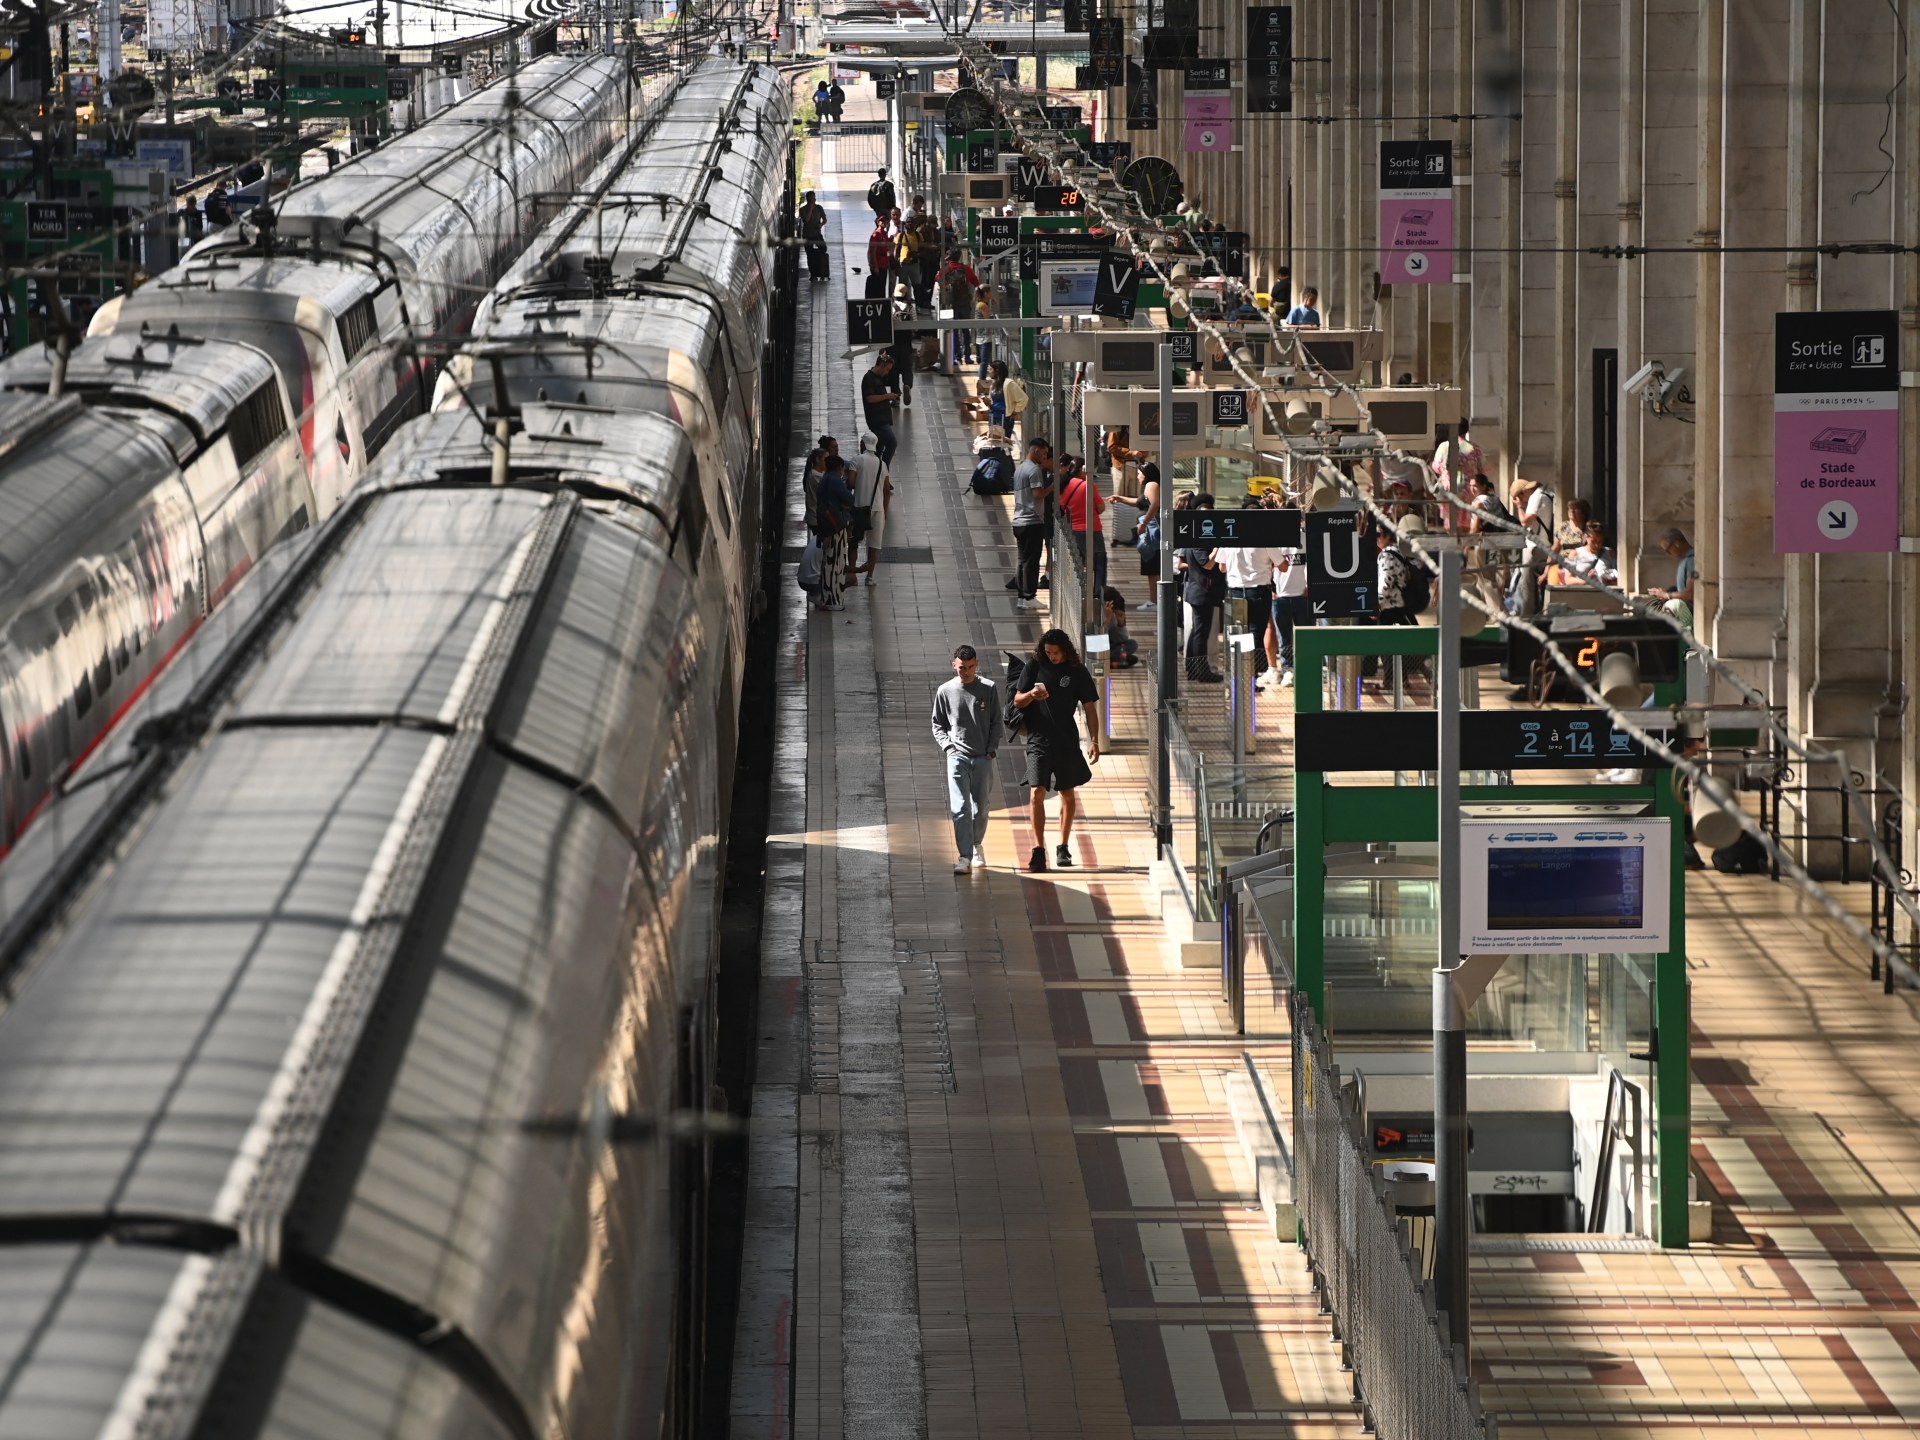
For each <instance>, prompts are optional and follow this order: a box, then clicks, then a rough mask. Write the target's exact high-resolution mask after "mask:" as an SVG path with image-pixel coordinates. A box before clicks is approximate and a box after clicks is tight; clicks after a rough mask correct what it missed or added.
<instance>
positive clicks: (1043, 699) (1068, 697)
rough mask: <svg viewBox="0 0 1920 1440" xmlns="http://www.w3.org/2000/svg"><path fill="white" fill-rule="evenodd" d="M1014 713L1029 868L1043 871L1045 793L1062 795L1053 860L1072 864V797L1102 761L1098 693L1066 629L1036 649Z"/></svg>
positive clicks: (1074, 801) (1075, 804)
mask: <svg viewBox="0 0 1920 1440" xmlns="http://www.w3.org/2000/svg"><path fill="white" fill-rule="evenodd" d="M1075 706H1080V707H1082V708H1084V709H1085V711H1086V716H1087V734H1088V737H1089V743H1088V747H1087V753H1086V754H1085V755H1082V754H1081V753H1080V727H1079V723H1078V720H1077V717H1076V712H1075V708H1074V707H1075ZM1013 708H1014V710H1015V711H1016V712H1018V718H1019V720H1020V721H1021V724H1022V727H1023V730H1024V734H1025V738H1026V742H1027V785H1028V786H1029V788H1030V790H1031V793H1030V794H1029V795H1028V797H1027V816H1028V819H1029V820H1030V821H1031V822H1032V825H1033V854H1032V856H1031V857H1030V858H1029V859H1028V861H1027V869H1029V870H1034V871H1040V870H1045V869H1046V868H1047V791H1049V790H1058V791H1059V792H1060V844H1059V846H1058V847H1057V848H1056V849H1055V850H1054V858H1055V860H1056V862H1057V863H1059V864H1060V865H1063V866H1066V865H1071V864H1073V850H1072V848H1071V847H1070V846H1069V844H1068V842H1069V840H1070V839H1071V837H1072V835H1073V819H1074V816H1075V815H1076V814H1078V813H1079V810H1080V800H1079V797H1078V796H1077V795H1075V794H1074V792H1075V791H1076V790H1078V789H1079V788H1080V787H1081V786H1082V785H1085V784H1086V783H1087V782H1088V781H1089V780H1091V779H1093V771H1092V769H1091V768H1089V765H1088V762H1089V761H1097V760H1098V759H1099V758H1100V690H1099V687H1098V686H1096V685H1095V684H1094V683H1093V675H1092V674H1091V672H1089V671H1088V669H1087V667H1086V666H1085V665H1082V664H1081V663H1080V652H1079V651H1078V650H1076V649H1074V648H1073V640H1072V638H1071V637H1070V636H1069V635H1068V634H1067V632H1066V631H1064V630H1049V631H1047V632H1046V633H1045V634H1043V635H1042V636H1041V637H1040V643H1039V644H1038V645H1036V646H1034V649H1033V658H1032V659H1031V660H1029V661H1027V668H1026V670H1025V671H1023V672H1022V673H1021V676H1020V683H1019V684H1018V685H1016V686H1015V687H1014V694H1013Z"/></svg>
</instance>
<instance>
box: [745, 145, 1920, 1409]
mask: <svg viewBox="0 0 1920 1440" xmlns="http://www.w3.org/2000/svg"><path fill="white" fill-rule="evenodd" d="M832 148H833V147H831V146H829V147H827V150H828V153H827V154H826V155H825V156H817V158H818V159H824V160H825V162H826V165H825V167H824V168H825V179H826V194H825V195H824V196H823V198H825V199H826V200H827V201H828V203H829V204H830V205H831V204H832V203H833V201H834V199H835V198H839V199H841V200H843V201H844V202H845V203H846V204H847V205H848V206H849V209H848V210H847V212H846V214H847V215H848V217H849V218H850V220H851V228H849V229H848V230H847V231H846V232H845V233H843V234H842V236H841V240H842V244H841V245H840V247H839V248H838V249H837V251H836V260H837V261H838V266H837V268H836V273H835V278H834V281H833V282H832V284H830V285H823V286H820V287H816V288H817V290H818V291H819V292H820V293H819V295H818V298H817V299H815V300H814V301H813V303H812V307H811V313H810V315H809V316H808V317H807V319H806V320H805V321H804V322H803V325H804V327H805V331H806V334H807V336H808V344H809V346H810V355H809V359H808V362H807V365H806V367H805V368H807V369H808V370H809V371H810V378H811V380H812V397H813V398H812V406H811V411H810V413H807V414H805V415H802V416H797V417H796V420H797V423H798V425H799V428H801V429H806V430H808V431H809V433H818V432H819V431H821V430H822V429H825V430H830V431H832V432H833V433H836V434H839V435H841V436H842V437H843V438H844V437H847V436H849V435H851V434H856V433H857V430H858V426H857V421H856V419H855V418H854V408H853V398H852V397H853V387H854V384H855V381H856V378H857V373H858V371H859V370H860V369H862V368H864V362H862V361H856V360H851V359H844V358H842V353H843V351H844V349H845V336H844V317H843V315H842V313H841V312H842V307H841V305H840V300H841V298H842V296H843V294H844V293H847V290H848V288H849V287H848V285H847V281H846V276H847V274H848V271H847V268H846V267H847V265H848V264H849V263H859V255H858V253H857V252H858V242H859V240H860V238H861V236H862V235H863V234H864V231H865V225H864V223H862V222H861V221H860V220H859V218H858V216H859V213H860V211H861V208H862V207H861V205H860V201H861V199H862V195H863V192H864V188H865V185H866V181H867V179H868V178H869V177H868V176H867V175H866V174H865V173H858V174H847V175H837V174H836V173H835V172H834V171H833V159H834V157H833V155H832V153H831V151H832ZM836 187H837V190H836ZM851 288H852V290H853V292H854V293H858V282H857V280H856V281H855V283H854V285H853V286H852V287H851ZM957 398H958V390H957V387H956V386H955V385H954V383H953V382H950V381H946V380H942V379H940V378H938V377H933V376H922V377H921V379H920V388H919V391H918V393H917V399H918V401H919V403H918V404H916V405H915V406H914V407H913V409H912V411H911V412H910V414H909V415H908V416H907V417H906V418H905V420H904V423H903V425H902V427H901V428H902V450H901V455H900V458H899V459H898V461H897V462H896V478H897V482H898V483H899V486H900V493H899V494H898V495H897V496H896V499H895V506H894V510H893V513H892V517H891V522H890V529H889V533H888V537H887V538H888V543H889V545H891V546H900V547H925V550H926V552H927V553H929V554H930V556H931V560H930V563H929V562H920V563H908V564H901V565H897V566H892V567H887V568H884V569H883V571H882V574H881V577H880V584H879V586H878V587H877V588H875V589H873V590H861V591H857V592H850V594H849V597H848V608H847V610H846V611H845V612H844V613H842V614H838V615H831V616H829V615H808V614H806V613H805V612H804V611H802V610H801V609H800V607H799V606H798V605H797V603H796V604H794V605H790V607H789V609H790V611H791V612H792V614H791V616H790V619H789V621H788V632H787V635H786V637H785V644H784V650H783V655H784V663H785V665H786V667H787V669H786V672H785V675H784V677H783V679H784V690H783V695H782V699H781V710H780V714H779V715H778V716H777V717H776V718H775V723H776V724H777V725H778V726H779V727H780V745H781V751H780V753H781V756H782V763H783V767H784V778H785V780H786V786H785V789H784V790H783V791H782V794H781V797H780V798H779V799H777V800H776V811H775V813H776V828H777V829H778V830H780V831H781V832H782V833H781V834H780V835H779V836H778V837H777V838H776V843H775V845H774V846H773V849H772V852H771V857H770V865H769V890H770V897H771V898H770V904H769V922H770V923H769V928H768V932H767V940H766V947H765V962H764V965H765V975H766V979H765V988H764V992H763V1001H762V1019H763V1024H762V1030H763V1033H764V1037H765V1045H764V1049H763V1059H762V1065H761V1077H760V1081H761V1083H760V1085H759V1087H758V1089H757V1091H756V1102H755V1153H754V1165H755V1173H756V1177H757V1178H756V1185H757V1187H758V1188H757V1189H756V1209H755V1211H754V1213H753V1215H752V1217H751V1219H750V1226H751V1230H750V1243H749V1277H750V1278H749V1285H748V1296H747V1304H746V1307H745V1311H744V1314H743V1319H742V1328H741V1345H740V1354H739V1360H738V1369H737V1379H736V1388H735V1421H734V1432H733V1433H734V1434H735V1435H741V1436H745V1435H755V1436H763V1435H764V1436H779V1437H783V1440H784V1437H786V1436H788V1435H796V1434H797V1435H802V1436H837V1435H849V1436H876V1437H880V1436H884V1437H896V1436H914V1435H935V1436H972V1435H996V1436H997V1435H1035V1436H1071V1435H1084V1436H1101V1437H1107V1436H1125V1435H1135V1436H1139V1437H1143V1440H1158V1437H1171V1436H1176V1435H1195V1436H1203V1435H1204V1436H1222V1435H1236V1436H1300V1437H1315V1440H1317V1437H1321V1436H1333V1435H1354V1434H1358V1433H1359V1427H1358V1425H1357V1422H1356V1419H1355V1416H1354V1414H1353V1412H1352V1409H1351V1407H1350V1405H1349V1404H1348V1403H1347V1395H1348V1389H1347V1385H1346V1377H1344V1376H1342V1375H1341V1374H1340V1373H1339V1370H1338V1365H1337V1360H1338V1352H1337V1350H1336V1349H1335V1348H1334V1347H1333V1346H1332V1345H1331V1344H1330V1342H1329V1339H1328V1334H1327V1329H1326V1325H1325V1322H1324V1321H1323V1320H1322V1319H1321V1318H1320V1317H1319V1316H1318V1314H1317V1307H1316V1305H1315V1303H1314V1300H1313V1297H1312V1295H1311V1293H1310V1292H1309V1290H1308V1288H1307V1285H1306V1282H1305V1275H1304V1272H1303V1267H1302V1265H1301V1260H1300V1256H1299V1254H1298V1252H1297V1251H1296V1250H1294V1249H1293V1248H1292V1247H1291V1246H1286V1245H1281V1244H1279V1243H1277V1242H1276V1241H1274V1240H1273V1239H1272V1238H1271V1236H1270V1235H1269V1234H1268V1233H1267V1232H1266V1230H1265V1228H1264V1226H1263V1224H1262V1221H1261V1217H1260V1215H1259V1213H1258V1212H1257V1211H1255V1210H1252V1209H1250V1208H1249V1203H1250V1198H1251V1197H1250V1189H1251V1186H1250V1179H1249V1177H1248V1176H1247V1175H1246V1174H1245V1173H1244V1170H1243V1167H1242V1165H1241V1162H1240V1160H1239V1157H1238V1153H1237V1150H1236V1148H1235V1147H1234V1146H1232V1145H1231V1144H1229V1143H1228V1133H1227V1126H1226V1123H1225V1106H1224V1101H1223V1095H1222V1091H1221V1077H1222V1076H1223V1075H1224V1074H1225V1073H1226V1072H1227V1070H1229V1069H1230V1068H1231V1067H1232V1066H1233V1065H1234V1064H1236V1063H1237V1058H1238V1054H1239V1051H1240V1049H1241V1046H1240V1045H1238V1044H1237V1043H1234V1042H1231V1041H1229V1040H1228V1039H1227V1038H1226V1032H1225V1024H1224V1020H1225V1017H1224V1012H1223V1011H1222V1009H1221V1007H1220V1006H1219V1005H1218V1003H1217V1000H1216V999H1215V997H1214V991H1215V980H1214V977H1213V975H1212V974H1211V973H1210V972H1198V971H1189V972H1182V971H1181V970H1179V969H1178V968H1177V960H1176V959H1175V957H1174V956H1173V954H1172V953H1171V951H1170V947H1168V946H1167V945H1166V943H1165V941H1164V938H1163V936H1162V933H1161V931H1160V928H1159V926H1158V924H1157V923H1156V921H1155V919H1154V916H1153V915H1152V913H1151V911H1150V907H1149V904H1148V900H1147V896H1146V892H1145V887H1144V878H1145V867H1146V864H1147V862H1148V860H1149V859H1150V857H1151V844H1150V840H1149V837H1148V835H1147V832H1146V830H1145V827H1144V825H1143V824H1142V823H1141V816H1142V814H1143V810H1142V792H1143V789H1144V785H1145V777H1146V766H1145V750H1144V745H1143V743H1142V740H1143V734H1144V729H1143V727H1144V717H1145V713H1146V710H1145V704H1144V700H1145V696H1144V693H1135V692H1136V691H1142V690H1143V687H1144V684H1145V678H1146V675H1145V672H1144V671H1136V672H1133V674H1131V675H1127V676H1122V677H1120V678H1119V680H1118V681H1117V691H1116V698H1117V700H1118V702H1119V704H1118V707H1117V708H1118V718H1117V723H1116V728H1117V731H1118V736H1119V738H1118V739H1117V740H1116V741H1115V742H1114V744H1113V746H1112V749H1111V750H1110V752H1109V754H1108V755H1107V756H1106V757H1105V758H1103V760H1102V761H1101V764H1100V766H1099V767H1098V772H1099V773H1098V775H1097V777H1096V783H1095V785H1094V786H1093V787H1091V791H1090V792H1089V794H1088V799H1089V804H1088V807H1087V809H1088V812H1089V813H1088V814H1087V815H1086V816H1085V817H1084V818H1083V823H1082V828H1081V829H1080V830H1079V831H1078V832H1077V833H1076V847H1077V851H1078V854H1079V857H1080V861H1081V866H1082V868H1080V869H1078V870H1076V871H1073V872H1068V873H1065V874H1061V873H1053V874H1049V875H1047V876H1045V877H1027V876H1024V875H1022V874H1019V873H1018V872H1016V871H1014V870H1013V869H1012V868H1011V866H1012V864H1013V863H1014V861H1015V860H1016V859H1018V858H1019V857H1021V856H1023V855H1024V853H1025V847H1026V844H1027V841H1026V839H1025V826H1024V819H1023V816H1022V815H1021V811H1020V810H1019V809H1018V808H1016V807H1018V806H1019V805H1020V803H1021V801H1022V800H1023V796H1024V792H1022V791H1021V790H1020V789H1019V788H1018V786H1017V784H1016V783H1015V771H1014V762H1013V756H1012V754H1011V753H1010V752H1009V753H1003V757H1002V774H1001V781H1002V789H1001V794H1000V797H999V798H1000V800H1001V802H1002V804H1003V806H1005V807H1006V808H1005V809H1003V810H1002V811H1001V812H1000V813H999V814H997V815H996V817H995V820H994V823H993V828H992V830H991V832H990V834H989V837H988V842H987V852H988V855H989V857H990V859H991V860H992V861H993V868H992V870H991V871H990V872H989V873H988V874H986V875H984V876H972V877H959V876H954V875H952V874H951V873H950V872H949V868H948V867H949V863H950V857H949V855H948V853H947V852H948V849H949V847H950V843H951V842H950V831H949V827H948V823H947V818H946V809H945V797H944V785H943V782H942V776H941V772H940V766H939V764H938V757H937V756H936V755H935V754H934V753H933V752H932V746H931V742H930V739H929V737H928V735H927V727H926V711H927V704H928V700H929V697H930V695H931V692H932V690H933V688H934V687H935V685H937V684H938V683H939V682H940V680H941V679H943V678H944V676H945V674H946V673H947V664H946V657H947V656H948V654H950V652H951V647H952V645H953V644H954V643H956V642H957V641H959V640H961V639H965V640H968V641H970V642H972V643H973V644H975V645H976V646H977V647H979V648H980V649H981V651H982V653H983V655H992V654H994V653H995V652H997V650H998V649H999V648H1002V647H1005V648H1015V649H1018V648H1024V647H1025V646H1027V645H1030V644H1031V643H1032V640H1033V637H1034V636H1035V634H1036V633H1037V631H1038V628H1039V626H1038V624H1037V623H1035V622H1034V621H1032V620H1028V619H1026V618H1025V617H1020V616H1017V615H1016V614H1015V612H1014V611H1013V609H1012V607H1011V604H1010V596H1008V594H1007V592H1006V591H1004V590H1003V589H1002V588H1001V586H1000V580H1001V578H1002V576H1003V575H1004V573H1005V571H1006V569H1007V566H1008V563H1009V557H1010V550H1011V543H1010V542H1011V537H1010V534H1009V532H1008V530H1007V527H1006V506H1005V502H986V501H981V500H978V499H976V498H972V497H968V496H965V495H964V494H963V485H964V476H965V473H966V470H967V468H968V461H967V458H966V454H965V435H964V433H963V431H962V428H961V426H960V424H959V421H958V418H957ZM797 534H798V531H797V527H793V528H790V530H789V535H790V536H797ZM1130 583H1131V584H1133V585H1135V586H1137V583H1138V582H1130ZM1144 618H1147V619H1150V617H1144ZM1136 623H1138V622H1136ZM1141 638H1142V639H1143V640H1149V639H1150V636H1148V635H1146V634H1145V633H1142V635H1141ZM990 669H991V667H989V670H990ZM1423 698H1424V696H1423ZM1276 700H1277V697H1276ZM1262 705H1263V724H1265V723H1266V720H1265V714H1266V709H1267V708H1268V707H1270V706H1271V707H1272V708H1275V709H1280V708H1282V707H1281V706H1279V705H1278V704H1277V703H1276V701H1269V700H1263V701H1262ZM1275 718H1277V719H1280V720H1282V721H1283V722H1284V719H1285V718H1286V717H1285V716H1284V714H1282V715H1279V716H1276V717H1275ZM1280 728H1282V729H1284V724H1283V725H1282V727H1280ZM1262 758H1266V757H1264V756H1263V757H1262ZM1856 889H1858V890H1859V896H1858V898H1859V900H1860V901H1861V903H1862V904H1864V899H1865V894H1864V888H1862V887H1856ZM1689 898H1690V903H1691V909H1692V919H1691V922H1690V939H1691V950H1692V954H1691V957H1690V961H1691V966H1692V973H1693V981H1694V1013H1695V1016H1696V1024H1697V1030H1696V1034H1695V1037H1694V1046H1695V1050H1694V1056H1695V1067H1694V1068H1695V1079H1696V1086H1695V1092H1694V1093H1695V1121H1694V1124H1695V1144H1694V1153H1695V1157H1696V1160H1697V1161H1698V1163H1699V1166H1700V1169H1701V1171H1702V1173H1703V1174H1704V1175H1705V1177H1706V1178H1707V1181H1708V1183H1709V1184H1710V1185H1711V1186H1712V1187H1713V1188H1714V1190H1715V1191H1716V1192H1717V1199H1718V1200H1719V1201H1720V1202H1721V1205H1722V1207H1723V1208H1722V1212H1721V1213H1722V1217H1723V1218H1722V1221H1721V1223H1720V1225H1719V1226H1718V1228H1717V1229H1716V1233H1715V1237H1714V1240H1713V1242H1712V1243H1710V1244H1706V1245H1699V1246H1695V1247H1694V1248H1693V1249H1691V1250H1688V1251H1683V1252H1660V1251H1656V1250H1650V1249H1648V1250H1620V1249H1611V1250H1610V1249H1607V1248H1605V1247H1604V1246H1603V1245H1591V1246H1588V1247H1587V1248H1585V1249H1580V1248H1571V1247H1569V1248H1559V1249H1553V1250H1544V1249H1542V1250H1536V1251H1533V1252H1531V1253H1482V1254H1479V1255H1477V1256H1476V1257H1475V1259H1474V1262H1473V1279H1474V1290H1475V1306H1476V1310H1475V1315H1476V1346H1477V1349H1476V1362H1475V1369H1476V1372H1477V1374H1478V1376H1479V1379H1480V1381H1481V1384H1482V1387H1483V1389H1482V1394H1483V1398H1484V1399H1485V1401H1486V1403H1487V1405H1488V1407H1489V1409H1490V1410H1492V1411H1493V1412H1494V1413H1496V1414H1497V1415H1499V1416H1500V1418H1501V1433H1502V1435H1503V1436H1506V1437H1509V1440H1513V1437H1532V1436H1555V1437H1563V1436H1604V1437H1609V1440H1626V1437H1641V1436H1646V1437H1656V1436H1657V1437H1661V1440H1678V1437H1689V1436H1703V1437H1704V1436H1713V1437H1734V1436H1746V1435H1760V1434H1776V1433H1778V1434H1801V1433H1806V1434H1816V1435H1819V1436H1822V1437H1828V1436H1836V1437H1837V1436H1851V1435H1859V1436H1876V1437H1885V1436H1897V1435H1907V1434H1920V1304H1917V1303H1916V1300H1915V1296H1916V1295H1920V1232H1916V1229H1915V1222H1916V1219H1917V1218H1920V1132H1917V1131H1916V1127H1915V1124H1914V1120H1913V1114H1914V1110H1915V1106H1916V1101H1920V1078H1917V1074H1916V1066H1915V1065H1914V1062H1913V1057H1914V1054H1915V1045H1914V1036H1915V1034H1916V1022H1920V1014H1917V1013H1916V1011H1917V1010H1920V1001H1917V1000H1916V998H1915V997H1911V996H1900V997H1892V998H1888V997H1883V996H1881V995H1880V994H1879V992H1878V987H1877V986H1873V985H1870V984H1869V983H1868V982H1867V981H1866V979H1865V974H1864V964H1863V962H1862V960H1861V959H1860V957H1859V956H1858V955H1857V953H1856V952H1855V950H1854V947H1853V946H1851V945H1850V944H1849V943H1847V942H1845V941H1844V939H1843V938H1842V937H1840V936H1839V934H1838V932H1837V931H1836V930H1835V929H1834V927H1832V926H1831V925H1829V924H1827V923H1825V922H1824V921H1822V920H1821V919H1819V918H1817V917H1815V916H1813V915H1812V914H1811V913H1810V912H1809V910H1808V908H1807V907H1803V906H1802V905H1800V904H1799V903H1797V902H1796V900H1795V897H1794V894H1793V892H1792V891H1790V890H1789V889H1787V888H1786V887H1784V886H1777V885H1774V884H1772V883H1770V882H1769V881H1767V880H1765V879H1764V878H1758V877H1752V878H1747V877H1723V876H1714V875H1708V876H1698V875H1696V876H1693V877H1690V879H1689ZM1253 1048H1254V1049H1255V1050H1256V1053H1258V1054H1259V1055H1260V1056H1261V1058H1262V1059H1263V1060H1265V1061H1267V1062H1269V1063H1271V1064H1273V1065H1275V1066H1276V1067H1284V1064H1285V1056H1284V1053H1283V1047H1281V1046H1266V1047H1262V1046H1257V1045H1256V1046H1255V1047H1253ZM796 1222H797V1224H796ZM1568 1238H1569V1239H1570V1240H1577V1238H1578V1237H1568Z"/></svg>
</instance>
